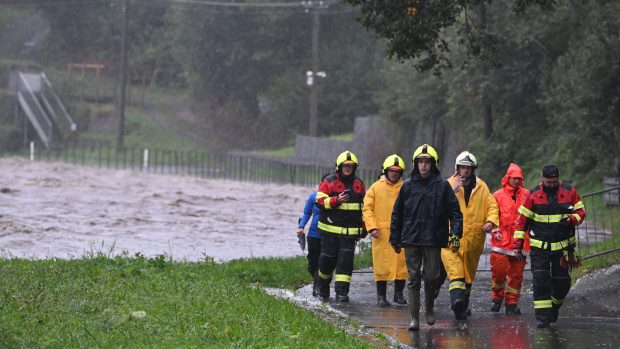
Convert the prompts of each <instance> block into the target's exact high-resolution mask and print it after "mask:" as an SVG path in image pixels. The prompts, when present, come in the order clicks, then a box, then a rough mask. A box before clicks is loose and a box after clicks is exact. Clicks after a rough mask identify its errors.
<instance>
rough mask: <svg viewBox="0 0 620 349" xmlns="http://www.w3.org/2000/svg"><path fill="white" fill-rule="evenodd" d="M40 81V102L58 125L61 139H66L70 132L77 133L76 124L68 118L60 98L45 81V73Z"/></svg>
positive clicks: (47, 81)
mask: <svg viewBox="0 0 620 349" xmlns="http://www.w3.org/2000/svg"><path fill="white" fill-rule="evenodd" d="M41 80H42V82H43V83H44V84H45V85H44V86H43V88H42V89H41V100H42V101H43V103H44V104H45V106H46V108H47V110H48V111H49V113H50V115H51V116H52V118H53V119H54V121H55V122H56V125H58V128H59V130H60V132H61V133H62V136H63V138H65V139H66V138H67V136H68V135H69V134H70V133H71V132H75V131H77V124H76V123H75V122H74V121H73V119H72V118H71V116H69V113H68V112H67V110H66V109H65V106H64V105H63V104H62V102H61V101H60V98H58V95H57V94H56V92H54V89H53V88H52V84H51V83H50V81H49V80H48V79H47V76H46V75H45V73H41Z"/></svg>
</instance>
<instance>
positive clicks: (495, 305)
mask: <svg viewBox="0 0 620 349" xmlns="http://www.w3.org/2000/svg"><path fill="white" fill-rule="evenodd" d="M506 307H508V306H506ZM501 308H502V300H501V299H500V300H495V299H494V300H493V305H491V311H492V312H494V313H499V310H500V309H501ZM506 312H508V310H506Z"/></svg>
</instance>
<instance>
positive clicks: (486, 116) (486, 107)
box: [478, 3, 493, 141]
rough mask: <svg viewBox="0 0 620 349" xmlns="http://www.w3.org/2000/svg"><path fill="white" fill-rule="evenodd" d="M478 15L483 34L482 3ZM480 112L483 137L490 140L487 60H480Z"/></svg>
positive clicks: (491, 125)
mask: <svg viewBox="0 0 620 349" xmlns="http://www.w3.org/2000/svg"><path fill="white" fill-rule="evenodd" d="M478 15H479V16H480V30H481V31H482V33H483V34H485V35H486V33H487V25H488V22H487V8H486V5H485V4H484V3H480V5H478ZM481 87H482V88H481V90H482V91H481V92H482V114H483V125H484V139H485V140H487V141H488V140H490V139H491V137H493V106H492V104H491V98H490V96H489V91H490V89H491V86H490V82H489V68H488V63H487V62H484V61H483V62H482V86H481Z"/></svg>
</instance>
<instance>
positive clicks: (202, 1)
mask: <svg viewBox="0 0 620 349" xmlns="http://www.w3.org/2000/svg"><path fill="white" fill-rule="evenodd" d="M168 1H169V2H173V3H179V4H191V5H203V6H218V7H249V8H283V7H289V8H290V7H303V6H304V2H302V1H295V2H223V1H210V0H168Z"/></svg>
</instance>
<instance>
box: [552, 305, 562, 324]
mask: <svg viewBox="0 0 620 349" xmlns="http://www.w3.org/2000/svg"><path fill="white" fill-rule="evenodd" d="M559 315H560V308H559V307H557V306H556V305H555V304H554V305H553V307H552V308H551V317H549V322H551V323H553V322H557V321H558V316H559Z"/></svg>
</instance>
